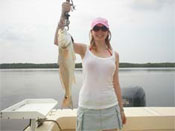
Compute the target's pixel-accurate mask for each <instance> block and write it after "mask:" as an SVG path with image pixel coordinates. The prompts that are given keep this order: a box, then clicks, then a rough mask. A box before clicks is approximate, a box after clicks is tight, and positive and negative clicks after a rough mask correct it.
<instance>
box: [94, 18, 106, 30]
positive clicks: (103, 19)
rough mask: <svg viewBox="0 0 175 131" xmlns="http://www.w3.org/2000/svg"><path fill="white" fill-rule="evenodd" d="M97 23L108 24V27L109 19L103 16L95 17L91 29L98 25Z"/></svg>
mask: <svg viewBox="0 0 175 131" xmlns="http://www.w3.org/2000/svg"><path fill="white" fill-rule="evenodd" d="M97 24H102V25H104V26H106V27H107V28H109V24H108V20H107V19H105V18H102V17H97V18H95V19H94V20H93V21H92V23H91V29H93V28H94V26H96V25H97Z"/></svg>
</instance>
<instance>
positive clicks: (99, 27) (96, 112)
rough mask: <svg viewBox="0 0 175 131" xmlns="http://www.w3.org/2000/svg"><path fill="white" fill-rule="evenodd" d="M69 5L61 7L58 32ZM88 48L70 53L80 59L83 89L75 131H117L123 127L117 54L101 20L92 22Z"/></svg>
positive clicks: (76, 45)
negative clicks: (75, 54) (78, 56)
mask: <svg viewBox="0 0 175 131" xmlns="http://www.w3.org/2000/svg"><path fill="white" fill-rule="evenodd" d="M70 8H71V5H70V4H69V3H68V2H64V3H63V4H62V15H61V18H60V22H59V25H58V27H57V30H56V34H55V44H56V45H58V44H59V43H58V41H57V38H58V37H59V36H58V35H57V33H58V29H59V28H63V27H64V19H65V17H64V13H65V12H69V11H70ZM90 37H91V40H90V45H89V46H87V45H86V44H81V43H74V51H75V53H77V54H79V55H80V56H81V58H82V65H83V78H84V79H83V85H82V87H81V90H80V94H79V105H78V106H79V107H78V111H77V127H76V130H77V131H96V130H103V131H106V130H107V131H109V130H117V129H122V127H123V124H125V123H126V116H125V113H124V110H123V105H122V97H121V89H120V84H119V76H118V70H119V54H118V53H117V52H116V51H114V50H113V49H112V47H111V45H110V38H111V33H110V30H109V25H108V21H107V20H106V19H105V18H96V19H94V20H93V21H92V24H91V29H90Z"/></svg>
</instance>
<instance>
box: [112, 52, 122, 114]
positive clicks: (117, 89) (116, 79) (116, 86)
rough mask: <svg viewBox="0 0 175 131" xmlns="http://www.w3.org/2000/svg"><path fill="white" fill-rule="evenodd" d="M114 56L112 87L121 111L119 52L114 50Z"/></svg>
mask: <svg viewBox="0 0 175 131" xmlns="http://www.w3.org/2000/svg"><path fill="white" fill-rule="evenodd" d="M115 58H116V62H115V64H116V70H115V73H114V76H113V82H114V89H115V93H116V95H117V98H118V102H119V106H120V110H121V111H123V103H122V96H121V88H120V83H119V76H118V71H119V54H118V53H117V52H115Z"/></svg>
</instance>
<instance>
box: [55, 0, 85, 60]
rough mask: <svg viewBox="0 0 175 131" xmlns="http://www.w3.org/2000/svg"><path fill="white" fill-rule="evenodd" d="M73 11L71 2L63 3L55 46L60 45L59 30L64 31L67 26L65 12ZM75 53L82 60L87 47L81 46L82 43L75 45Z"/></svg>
mask: <svg viewBox="0 0 175 131" xmlns="http://www.w3.org/2000/svg"><path fill="white" fill-rule="evenodd" d="M70 9H71V4H70V3H69V2H63V3H62V13H61V17H60V21H59V24H58V26H57V28H56V32H55V38H54V44H55V45H57V46H58V45H59V43H58V37H59V36H58V30H59V29H63V28H64V25H65V15H64V14H65V12H69V11H70ZM73 46H74V51H75V53H77V54H79V55H80V56H81V57H82V58H83V57H84V54H85V52H86V45H85V44H81V43H74V44H73Z"/></svg>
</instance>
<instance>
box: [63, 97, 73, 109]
mask: <svg viewBox="0 0 175 131" xmlns="http://www.w3.org/2000/svg"><path fill="white" fill-rule="evenodd" d="M64 108H70V109H73V102H72V97H67V98H66V97H65V98H64V100H63V102H62V105H61V109H64Z"/></svg>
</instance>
